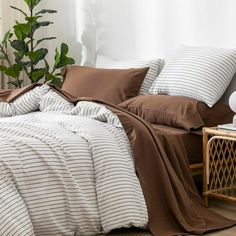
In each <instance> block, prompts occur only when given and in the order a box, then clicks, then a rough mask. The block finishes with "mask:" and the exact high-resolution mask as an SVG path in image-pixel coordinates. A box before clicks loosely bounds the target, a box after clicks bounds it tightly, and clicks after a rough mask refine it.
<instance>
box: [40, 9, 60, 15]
mask: <svg viewBox="0 0 236 236" xmlns="http://www.w3.org/2000/svg"><path fill="white" fill-rule="evenodd" d="M45 13H49V14H52V13H57V11H55V10H50V9H43V10H41V11H39V12H37V13H36V14H35V15H36V16H37V15H39V14H45Z"/></svg>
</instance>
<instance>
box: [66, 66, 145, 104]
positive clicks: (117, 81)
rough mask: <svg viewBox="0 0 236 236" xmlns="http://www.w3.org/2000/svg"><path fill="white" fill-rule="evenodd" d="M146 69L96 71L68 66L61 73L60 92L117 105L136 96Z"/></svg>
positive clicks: (89, 68)
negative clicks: (61, 83)
mask: <svg viewBox="0 0 236 236" xmlns="http://www.w3.org/2000/svg"><path fill="white" fill-rule="evenodd" d="M148 69H149V68H148V67H147V68H138V69H97V68H91V67H83V66H70V67H67V68H65V69H64V70H63V71H62V75H63V77H64V83H63V85H62V90H64V91H66V92H68V93H69V94H71V95H73V96H74V97H92V98H95V99H101V100H104V101H107V102H110V103H114V104H119V103H120V102H123V101H125V100H127V99H129V98H132V97H135V96H137V95H138V93H139V90H140V87H141V85H142V82H143V80H144V78H145V76H146V74H147V72H148Z"/></svg>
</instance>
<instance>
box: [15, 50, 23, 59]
mask: <svg viewBox="0 0 236 236" xmlns="http://www.w3.org/2000/svg"><path fill="white" fill-rule="evenodd" d="M24 55H25V52H24V51H17V52H14V56H15V58H16V59H18V60H21V59H22V58H23V57H24Z"/></svg>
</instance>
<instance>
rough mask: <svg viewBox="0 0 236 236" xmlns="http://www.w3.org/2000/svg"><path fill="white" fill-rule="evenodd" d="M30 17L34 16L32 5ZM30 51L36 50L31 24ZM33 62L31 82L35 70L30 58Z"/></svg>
mask: <svg viewBox="0 0 236 236" xmlns="http://www.w3.org/2000/svg"><path fill="white" fill-rule="evenodd" d="M30 17H33V7H32V6H31V7H30ZM30 51H31V52H33V51H34V37H33V29H32V25H31V29H30ZM30 62H31V66H30V77H29V78H30V80H31V83H33V80H32V73H33V71H34V65H33V61H32V60H30Z"/></svg>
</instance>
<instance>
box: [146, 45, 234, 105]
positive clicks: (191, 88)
mask: <svg viewBox="0 0 236 236" xmlns="http://www.w3.org/2000/svg"><path fill="white" fill-rule="evenodd" d="M235 72H236V49H221V48H209V47H192V46H183V47H181V48H180V50H179V51H178V52H177V53H176V54H175V56H174V57H173V58H172V59H171V60H170V62H169V63H167V65H166V66H165V67H164V69H163V70H162V72H161V73H160V75H159V76H158V78H157V79H156V80H155V82H154V83H153V85H152V87H151V89H150V93H151V94H167V95H173V96H186V97H191V98H195V99H198V100H200V101H203V102H205V103H206V104H207V105H208V106H210V107H212V106H213V105H214V104H215V103H216V102H217V101H218V100H219V99H220V98H221V96H222V95H223V93H224V92H225V90H226V88H227V87H228V85H229V83H230V81H231V80H232V78H233V76H234V74H235Z"/></svg>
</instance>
